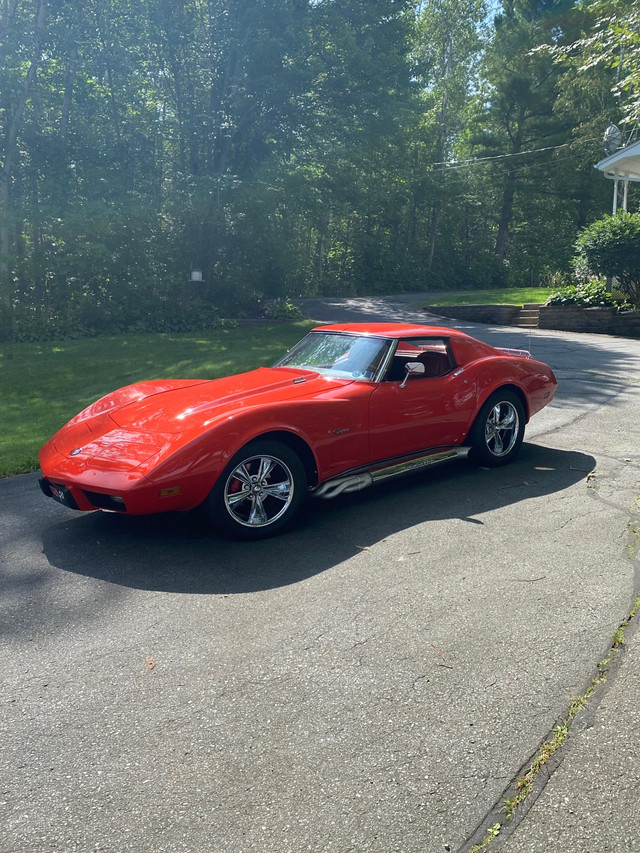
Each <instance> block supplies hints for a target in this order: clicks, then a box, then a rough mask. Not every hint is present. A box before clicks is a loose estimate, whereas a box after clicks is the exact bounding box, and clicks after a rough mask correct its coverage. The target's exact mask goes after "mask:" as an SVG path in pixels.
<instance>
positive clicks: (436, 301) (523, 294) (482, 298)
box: [424, 287, 558, 308]
mask: <svg viewBox="0 0 640 853" xmlns="http://www.w3.org/2000/svg"><path fill="white" fill-rule="evenodd" d="M557 289H558V288H553V287H517V288H514V287H505V288H501V289H496V290H459V291H456V292H455V293H445V294H440V295H439V296H434V297H433V299H429V300H428V301H427V303H426V305H425V306H424V307H425V308H428V307H429V306H430V305H431V306H433V305H524V303H525V302H534V303H535V302H546V301H547V299H548V298H549V296H551V294H552V293H555V292H556V291H557Z"/></svg>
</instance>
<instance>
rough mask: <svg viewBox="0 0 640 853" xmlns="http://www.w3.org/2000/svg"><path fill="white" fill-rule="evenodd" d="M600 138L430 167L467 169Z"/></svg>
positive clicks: (435, 164)
mask: <svg viewBox="0 0 640 853" xmlns="http://www.w3.org/2000/svg"><path fill="white" fill-rule="evenodd" d="M599 138H600V137H598V136H592V137H591V138H590V139H580V140H577V141H576V142H563V143H562V145H550V146H548V147H547V148H532V149H530V150H529V151H516V152H514V153H512V154H496V155H494V156H492V157H475V158H473V159H471V160H463V161H462V162H461V163H432V164H431V166H432V167H433V168H436V167H437V166H440V167H442V168H443V169H447V170H450V169H467V168H468V167H469V166H475V165H476V164H477V163H489V162H496V161H497V160H506V159H508V158H511V157H525V156H526V155H528V154H541V153H543V152H544V151H557V150H558V149H560V148H568V147H570V146H571V145H576V144H582V143H587V142H595V141H596V140H597V139H599Z"/></svg>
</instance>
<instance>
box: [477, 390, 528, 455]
mask: <svg viewBox="0 0 640 853" xmlns="http://www.w3.org/2000/svg"><path fill="white" fill-rule="evenodd" d="M524 426H525V413H524V406H523V405H522V401H521V400H520V398H519V397H518V396H517V394H514V393H513V391H509V390H508V389H506V388H505V390H504V391H495V392H494V393H493V394H492V395H491V396H490V397H489V398H488V400H487V401H486V402H485V404H484V405H483V406H482V408H481V409H480V412H479V414H478V417H477V418H476V419H475V421H474V424H473V426H472V427H471V430H470V432H469V443H470V444H471V447H472V452H471V458H472V459H473V460H474V461H475V462H477V463H478V464H480V465H487V466H489V467H492V468H494V467H496V466H498V465H507V464H508V463H509V462H512V461H513V460H514V459H515V458H516V456H517V455H518V452H519V450H520V445H521V444H522V439H523V438H524Z"/></svg>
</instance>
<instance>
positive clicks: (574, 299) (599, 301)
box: [545, 279, 616, 308]
mask: <svg viewBox="0 0 640 853" xmlns="http://www.w3.org/2000/svg"><path fill="white" fill-rule="evenodd" d="M545 305H581V306H583V307H584V308H597V307H604V306H607V307H610V306H614V305H616V301H615V299H614V298H613V296H612V295H611V293H609V291H608V290H607V287H606V284H605V283H604V282H603V281H598V280H596V279H592V280H589V281H584V282H580V283H579V284H569V285H567V286H566V287H562V288H561V289H560V290H557V291H556V292H555V293H552V294H551V295H550V296H549V298H548V299H547V301H546V302H545Z"/></svg>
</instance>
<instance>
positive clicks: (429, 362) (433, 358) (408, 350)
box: [385, 338, 455, 382]
mask: <svg viewBox="0 0 640 853" xmlns="http://www.w3.org/2000/svg"><path fill="white" fill-rule="evenodd" d="M410 361H419V362H420V363H421V364H424V368H425V371H424V373H422V374H419V375H417V376H414V377H412V379H411V381H412V382H413V381H415V380H419V379H429V378H433V377H435V376H445V375H446V374H447V373H449V372H450V371H451V370H453V368H454V366H455V362H454V359H453V357H452V355H451V350H450V349H449V345H448V342H447V341H446V340H444V339H443V338H411V339H409V340H403V341H399V343H398V347H397V349H396V351H395V354H394V356H393V359H392V360H391V364H390V365H389V369H388V371H387V375H386V376H385V380H386V381H388V382H401V381H402V380H403V379H404V377H405V365H406V364H407V363H408V362H410Z"/></svg>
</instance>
